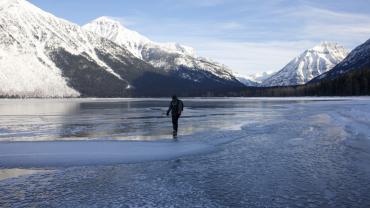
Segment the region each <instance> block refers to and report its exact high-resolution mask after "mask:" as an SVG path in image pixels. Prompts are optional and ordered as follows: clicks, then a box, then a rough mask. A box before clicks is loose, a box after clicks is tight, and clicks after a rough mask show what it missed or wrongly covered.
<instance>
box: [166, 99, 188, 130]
mask: <svg viewBox="0 0 370 208" xmlns="http://www.w3.org/2000/svg"><path fill="white" fill-rule="evenodd" d="M183 110H184V103H183V102H182V101H181V100H179V99H178V98H177V96H176V95H173V96H172V101H171V103H170V107H169V108H168V110H167V116H169V115H170V112H171V115H172V127H173V135H174V136H177V130H178V126H179V118H180V116H181V113H182V111H183Z"/></svg>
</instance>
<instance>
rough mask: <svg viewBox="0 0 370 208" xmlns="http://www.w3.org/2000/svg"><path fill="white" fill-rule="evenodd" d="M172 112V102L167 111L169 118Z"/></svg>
mask: <svg viewBox="0 0 370 208" xmlns="http://www.w3.org/2000/svg"><path fill="white" fill-rule="evenodd" d="M171 110H172V102H170V107H168V110H167V116H168V115H170V111H171Z"/></svg>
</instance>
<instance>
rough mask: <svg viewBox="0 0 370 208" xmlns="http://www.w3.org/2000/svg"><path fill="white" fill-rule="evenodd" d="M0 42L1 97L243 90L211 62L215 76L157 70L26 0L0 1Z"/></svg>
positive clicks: (195, 92) (203, 73)
mask: <svg viewBox="0 0 370 208" xmlns="http://www.w3.org/2000/svg"><path fill="white" fill-rule="evenodd" d="M0 37H1V38H0V96H1V97H13V96H14V97H78V96H89V97H126V96H163V95H166V96H168V94H172V93H177V92H179V94H180V95H201V94H204V93H207V92H209V91H211V92H227V91H229V90H231V89H233V88H234V87H238V86H240V85H241V84H240V83H239V82H237V81H235V79H233V77H232V75H231V74H229V73H228V71H227V70H220V71H217V72H220V73H219V74H214V73H212V72H214V71H215V70H213V66H214V64H213V63H210V62H203V63H205V64H208V65H207V66H209V68H211V69H210V71H212V72H210V71H208V72H207V71H205V70H198V69H197V68H194V69H192V70H191V73H189V71H190V70H188V69H186V68H185V69H178V70H177V71H176V72H172V71H171V73H170V72H168V71H165V70H163V69H162V68H159V67H154V66H153V65H152V64H149V63H148V62H146V61H143V60H142V59H140V58H138V57H137V56H136V55H135V54H133V52H132V50H131V49H129V48H127V47H125V46H123V45H120V44H117V43H115V42H113V41H111V40H109V39H106V38H104V37H101V36H99V35H97V34H95V33H93V32H90V31H87V30H85V29H83V28H81V27H80V26H78V25H76V24H73V23H71V22H68V21H66V20H63V19H60V18H57V17H55V16H54V15H52V14H50V13H47V12H45V11H43V10H41V9H39V8H37V7H36V6H34V5H32V4H31V3H29V2H27V1H26V0H1V1H0ZM179 50H181V49H179ZM185 50H187V51H186V53H188V52H189V51H190V49H188V48H184V53H185ZM160 58H162V57H160ZM217 67H218V66H217ZM223 72H224V73H225V74H223ZM224 75H225V76H224ZM226 75H229V76H226ZM189 77H190V78H189Z"/></svg>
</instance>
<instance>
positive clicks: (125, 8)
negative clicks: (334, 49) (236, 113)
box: [30, 0, 370, 75]
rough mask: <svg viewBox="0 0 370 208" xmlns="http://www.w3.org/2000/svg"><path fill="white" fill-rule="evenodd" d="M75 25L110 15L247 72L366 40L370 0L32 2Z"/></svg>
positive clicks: (152, 36) (369, 29) (159, 38)
mask: <svg viewBox="0 0 370 208" xmlns="http://www.w3.org/2000/svg"><path fill="white" fill-rule="evenodd" d="M30 2H32V3H33V4H35V5H37V6H38V7H40V8H42V9H44V10H46V11H49V12H51V13H53V14H54V15H56V16H58V17H62V18H64V19H67V20H70V21H72V22H75V23H78V24H80V25H83V24H86V23H87V22H89V21H91V20H93V19H95V18H97V17H100V16H111V17H115V18H117V19H120V20H121V21H122V23H123V24H124V25H125V26H126V27H128V28H130V29H133V30H136V31H138V32H140V33H142V34H143V35H145V36H147V37H149V38H150V39H152V40H154V41H161V42H162V41H163V42H179V43H181V44H185V45H189V46H192V47H194V48H195V49H196V50H197V53H198V55H200V56H206V57H210V58H212V59H214V60H216V61H219V62H221V63H223V64H226V65H228V66H229V67H231V68H232V69H233V71H235V72H238V73H240V74H242V75H248V74H252V73H255V72H262V71H277V70H279V69H281V68H282V67H284V65H285V64H287V63H288V61H290V60H291V59H292V58H294V57H295V56H297V55H299V53H301V52H303V51H304V50H305V49H307V48H311V47H313V46H315V45H316V44H318V43H320V42H321V41H334V42H338V43H339V44H341V45H344V46H345V47H347V48H349V49H353V48H354V47H355V46H357V45H359V44H360V43H362V42H365V41H366V40H368V39H370V12H369V11H370V0H351V1H349V0H325V1H323V0H104V1H101V0H99V1H98V0H61V1H55V0H30Z"/></svg>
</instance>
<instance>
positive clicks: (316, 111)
mask: <svg viewBox="0 0 370 208" xmlns="http://www.w3.org/2000/svg"><path fill="white" fill-rule="evenodd" d="M184 103H185V107H186V108H185V112H184V114H183V117H182V118H181V120H180V131H179V134H180V136H179V137H178V139H177V140H173V139H172V135H171V121H170V118H168V117H166V116H165V111H166V110H167V107H168V104H169V100H168V99H65V100H0V207H364V208H365V207H370V197H369V193H370V98H366V97H364V98H345V99H344V98H330V99H328V98H298V99H295V98H286V99H264V98H261V99H242V98H225V99H184Z"/></svg>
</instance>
